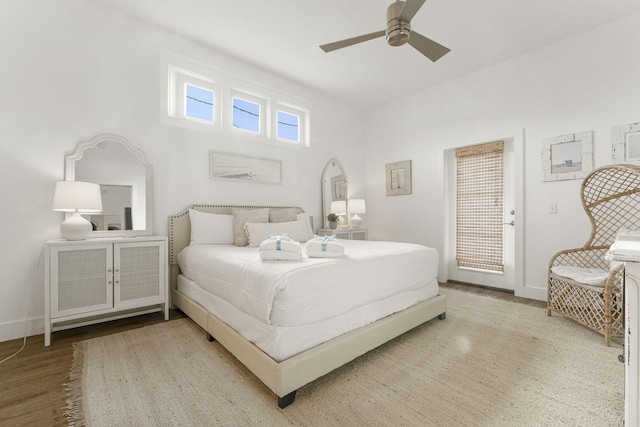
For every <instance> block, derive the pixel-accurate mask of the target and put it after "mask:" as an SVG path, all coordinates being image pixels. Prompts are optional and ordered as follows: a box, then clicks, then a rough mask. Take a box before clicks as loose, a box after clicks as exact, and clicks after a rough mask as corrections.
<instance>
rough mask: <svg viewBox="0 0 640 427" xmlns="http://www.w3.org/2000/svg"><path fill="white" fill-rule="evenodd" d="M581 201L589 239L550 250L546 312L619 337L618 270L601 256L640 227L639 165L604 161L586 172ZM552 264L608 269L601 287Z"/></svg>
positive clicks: (620, 271) (620, 287)
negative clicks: (621, 236)
mask: <svg viewBox="0 0 640 427" xmlns="http://www.w3.org/2000/svg"><path fill="white" fill-rule="evenodd" d="M581 198H582V205H583V207H584V210H585V211H586V213H587V215H588V217H589V219H590V220H591V226H592V230H591V237H590V238H589V240H588V241H587V243H586V244H585V245H584V246H583V247H582V248H576V249H568V250H564V251H560V252H558V253H557V254H555V255H554V256H553V257H552V258H551V261H550V262H549V282H548V287H547V315H549V316H551V313H552V312H556V313H559V314H562V315H564V316H566V317H568V318H570V319H573V320H575V321H576V322H578V323H580V324H582V325H584V326H586V327H588V328H590V329H592V330H594V331H596V332H598V333H600V334H602V335H604V342H605V345H607V346H609V345H610V344H611V338H612V337H622V336H623V301H622V291H623V281H622V280H623V274H624V272H623V268H624V266H623V265H622V264H620V265H617V266H613V265H612V266H610V265H609V262H608V261H607V260H606V259H605V254H606V253H607V251H608V250H609V248H610V246H611V245H612V244H613V242H614V240H615V237H616V234H617V233H618V231H619V230H621V229H628V230H637V229H638V228H639V226H640V224H639V223H640V216H639V215H640V167H638V166H633V165H609V166H605V167H601V168H598V169H596V170H594V171H593V172H591V173H590V174H589V175H588V176H587V177H586V178H585V179H584V181H583V182H582V195H581ZM556 266H571V267H578V268H590V269H600V270H607V271H609V273H608V276H607V278H606V280H605V282H604V284H603V285H600V284H599V285H588V284H585V283H580V282H578V281H576V280H572V279H570V278H568V277H563V276H560V275H558V274H555V273H554V272H553V271H552V268H553V267H556Z"/></svg>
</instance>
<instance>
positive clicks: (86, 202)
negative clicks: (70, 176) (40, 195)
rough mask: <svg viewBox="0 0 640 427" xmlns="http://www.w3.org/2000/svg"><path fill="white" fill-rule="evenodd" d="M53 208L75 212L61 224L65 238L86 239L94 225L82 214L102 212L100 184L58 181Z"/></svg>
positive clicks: (61, 230) (61, 231)
mask: <svg viewBox="0 0 640 427" xmlns="http://www.w3.org/2000/svg"><path fill="white" fill-rule="evenodd" d="M53 210H54V211H60V212H73V215H71V216H70V217H69V218H67V219H65V220H64V221H63V222H62V224H60V233H61V234H62V237H63V238H64V239H66V240H85V239H86V238H87V236H88V235H89V232H90V231H91V229H92V227H91V223H90V222H89V221H87V220H86V219H84V218H83V217H82V216H81V215H80V214H81V213H97V212H102V195H101V194H100V185H98V184H94V183H91V182H80V181H60V182H57V183H56V190H55V193H54V195H53Z"/></svg>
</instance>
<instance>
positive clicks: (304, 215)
mask: <svg viewBox="0 0 640 427" xmlns="http://www.w3.org/2000/svg"><path fill="white" fill-rule="evenodd" d="M296 219H297V220H298V221H307V222H308V223H309V228H310V229H311V231H312V232H313V217H312V216H311V215H309V214H308V213H306V212H302V213H299V214H297V215H296Z"/></svg>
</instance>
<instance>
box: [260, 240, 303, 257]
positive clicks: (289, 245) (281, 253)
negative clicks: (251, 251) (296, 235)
mask: <svg viewBox="0 0 640 427" xmlns="http://www.w3.org/2000/svg"><path fill="white" fill-rule="evenodd" d="M259 251H260V259H262V260H264V261H299V260H300V259H301V258H302V247H301V246H300V243H299V242H296V241H295V240H293V239H291V238H289V237H288V236H287V235H281V236H270V237H269V238H268V239H265V240H264V241H263V242H262V243H260V249H259Z"/></svg>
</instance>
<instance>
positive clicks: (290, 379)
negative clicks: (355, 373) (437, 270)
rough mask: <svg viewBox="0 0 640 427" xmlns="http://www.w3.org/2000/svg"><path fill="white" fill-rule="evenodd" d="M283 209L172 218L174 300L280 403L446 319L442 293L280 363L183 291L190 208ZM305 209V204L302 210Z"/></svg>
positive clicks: (172, 288) (180, 215)
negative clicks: (432, 322) (372, 352)
mask: <svg viewBox="0 0 640 427" xmlns="http://www.w3.org/2000/svg"><path fill="white" fill-rule="evenodd" d="M265 207H266V208H271V209H278V208H282V207H274V206H223V205H191V206H190V207H189V208H188V209H186V210H185V211H183V212H181V213H179V214H176V215H172V216H170V217H169V263H170V269H171V298H172V299H171V303H172V304H173V305H175V306H176V307H178V308H179V309H180V310H182V311H183V312H184V313H185V314H187V315H188V316H189V317H190V318H191V319H192V320H193V321H195V322H196V323H197V324H198V325H200V326H201V327H202V328H203V329H204V330H205V331H206V332H207V333H208V334H209V338H210V339H211V340H212V339H214V338H215V339H216V340H217V341H218V342H219V343H220V344H222V345H223V346H224V347H225V348H226V349H227V350H228V351H229V352H231V354H233V355H234V356H235V357H236V358H237V359H238V360H239V361H240V362H241V363H242V364H244V365H245V366H246V367H247V368H248V369H249V370H250V371H251V372H253V374H254V375H256V377H258V378H259V379H260V381H262V382H263V383H264V384H265V385H266V386H267V387H268V388H269V389H271V391H273V392H274V393H275V394H276V395H277V396H278V406H279V407H280V408H285V407H286V406H288V405H290V404H291V403H293V401H294V399H295V395H296V391H297V390H298V388H300V387H302V386H303V385H305V384H307V383H310V382H311V381H314V380H315V379H317V378H320V377H321V376H323V375H325V374H327V373H329V372H331V371H333V370H334V369H336V368H339V367H340V366H342V365H344V364H345V363H348V362H350V361H352V360H353V359H355V358H357V357H358V356H361V355H363V354H365V353H367V352H368V351H370V350H373V349H374V348H376V347H378V346H380V345H382V344H384V343H386V342H387V341H389V340H391V339H393V338H395V337H397V336H399V335H402V334H403V333H405V332H407V331H409V330H411V329H413V328H415V327H416V326H418V325H420V324H422V323H424V322H427V321H429V320H431V319H433V318H435V317H438V318H439V319H440V320H443V319H445V317H446V307H447V302H446V297H445V296H444V295H438V296H436V297H434V298H431V299H429V300H427V301H423V302H421V303H419V304H416V305H414V306H412V307H409V308H407V309H406V310H403V311H401V312H398V313H395V314H392V315H390V316H387V317H384V318H382V319H380V320H378V321H376V322H373V323H370V324H369V325H367V326H364V327H362V328H359V329H356V330H354V331H352V332H349V333H347V334H344V335H341V336H339V337H337V338H334V339H332V340H330V341H327V342H325V343H323V344H320V345H318V346H316V347H313V348H311V349H309V350H307V351H304V352H302V353H299V354H297V355H295V356H293V357H290V358H289V359H286V360H283V361H281V362H276V361H275V360H273V359H272V358H271V357H270V356H269V355H267V354H266V353H264V352H263V351H262V350H260V349H259V348H258V347H256V346H255V345H254V344H253V343H251V342H249V341H247V340H246V339H245V338H244V337H243V336H242V335H240V334H239V333H238V332H236V331H235V330H234V329H232V328H231V327H229V326H228V325H227V324H226V323H224V322H223V321H221V320H220V319H218V318H217V317H216V316H215V315H213V314H212V313H209V312H208V311H207V310H206V309H205V308H204V307H202V306H201V305H200V304H198V303H196V302H194V301H193V300H191V299H189V298H187V297H186V296H185V295H184V294H182V293H180V292H179V291H178V290H177V283H178V275H179V267H178V261H177V255H178V253H179V252H180V251H181V250H182V249H183V248H185V247H186V246H188V245H189V242H190V237H191V223H190V221H189V209H195V210H198V211H202V212H209V213H218V214H231V213H232V212H233V209H236V208H243V209H258V208H265ZM296 209H297V212H298V213H302V212H303V210H302V209H301V208H296Z"/></svg>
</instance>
